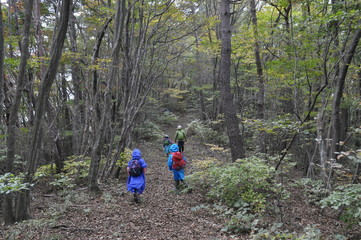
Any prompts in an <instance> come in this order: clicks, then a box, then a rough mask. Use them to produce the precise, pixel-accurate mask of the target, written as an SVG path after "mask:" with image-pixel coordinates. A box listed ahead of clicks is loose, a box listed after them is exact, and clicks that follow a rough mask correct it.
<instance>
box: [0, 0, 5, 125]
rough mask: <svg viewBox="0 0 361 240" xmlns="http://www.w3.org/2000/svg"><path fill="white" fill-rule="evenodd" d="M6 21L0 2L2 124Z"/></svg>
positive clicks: (0, 102) (1, 121)
mask: <svg viewBox="0 0 361 240" xmlns="http://www.w3.org/2000/svg"><path fill="white" fill-rule="evenodd" d="M4 47H5V45H4V22H3V12H2V5H1V2H0V124H2V123H3V111H4V110H3V102H4V75H5V73H4V58H5V51H4Z"/></svg>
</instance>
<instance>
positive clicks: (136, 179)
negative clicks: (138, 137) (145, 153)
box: [127, 149, 148, 203]
mask: <svg viewBox="0 0 361 240" xmlns="http://www.w3.org/2000/svg"><path fill="white" fill-rule="evenodd" d="M141 156H142V152H141V151H140V150H139V149H134V150H133V152H132V159H131V160H130V161H129V162H128V166H127V171H128V180H127V190H128V191H129V192H132V193H133V197H134V201H135V202H136V203H138V202H139V201H140V198H139V195H140V194H142V193H143V191H144V189H145V169H146V167H147V166H148V165H147V163H146V162H145V161H144V159H143V158H142V157H141Z"/></svg>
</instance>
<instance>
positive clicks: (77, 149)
mask: <svg viewBox="0 0 361 240" xmlns="http://www.w3.org/2000/svg"><path fill="white" fill-rule="evenodd" d="M73 10H74V6H73V7H72V13H71V16H70V22H69V41H70V46H71V51H72V52H73V53H75V54H77V53H78V47H77V33H76V27H75V23H76V17H75V16H74V14H73ZM80 73H81V69H80V67H79V64H78V63H77V61H74V62H73V63H72V64H71V78H72V81H73V86H74V108H73V114H74V115H73V116H74V117H73V122H72V144H73V153H74V154H76V155H80V154H81V143H82V134H81V132H82V129H84V125H83V116H84V109H83V103H82V98H83V97H82V90H81V89H82V87H83V86H82V84H81V80H80V79H81V78H80Z"/></svg>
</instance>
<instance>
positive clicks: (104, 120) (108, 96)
mask: <svg viewBox="0 0 361 240" xmlns="http://www.w3.org/2000/svg"><path fill="white" fill-rule="evenodd" d="M124 4H125V2H124V1H122V0H118V1H117V13H116V16H115V24H114V26H116V29H115V38H114V47H113V51H112V64H111V69H110V74H109V76H108V81H107V87H106V91H105V93H104V106H103V111H102V116H101V120H100V123H99V126H98V128H97V129H96V135H95V141H94V143H93V148H92V153H91V162H90V168H89V177H88V189H89V190H90V191H91V192H94V193H99V192H100V191H101V190H100V188H99V186H98V175H99V164H100V160H101V153H102V147H103V143H104V139H105V133H106V129H107V125H108V123H109V121H110V111H111V106H112V93H111V92H112V89H113V86H114V82H115V79H116V77H117V73H118V72H119V62H120V47H121V33H122V31H123V30H122V29H123V27H124V12H123V10H124V8H125V5H124ZM95 104H96V103H95Z"/></svg>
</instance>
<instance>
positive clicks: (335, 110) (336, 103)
mask: <svg viewBox="0 0 361 240" xmlns="http://www.w3.org/2000/svg"><path fill="white" fill-rule="evenodd" d="M360 38H361V29H357V30H356V32H355V35H354V36H353V38H352V40H351V43H350V46H349V48H348V50H347V52H346V53H345V59H344V62H343V65H342V66H341V67H340V72H339V75H338V76H337V79H336V85H335V91H334V94H333V101H332V116H331V125H332V126H331V127H332V131H331V134H332V146H331V153H332V155H333V156H334V154H335V152H338V151H339V142H340V141H341V140H342V139H340V136H341V120H340V104H341V99H342V95H343V90H344V84H345V80H346V75H347V72H348V69H349V66H350V64H351V61H352V58H353V56H354V54H355V51H356V47H357V45H358V43H359V41H360Z"/></svg>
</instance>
